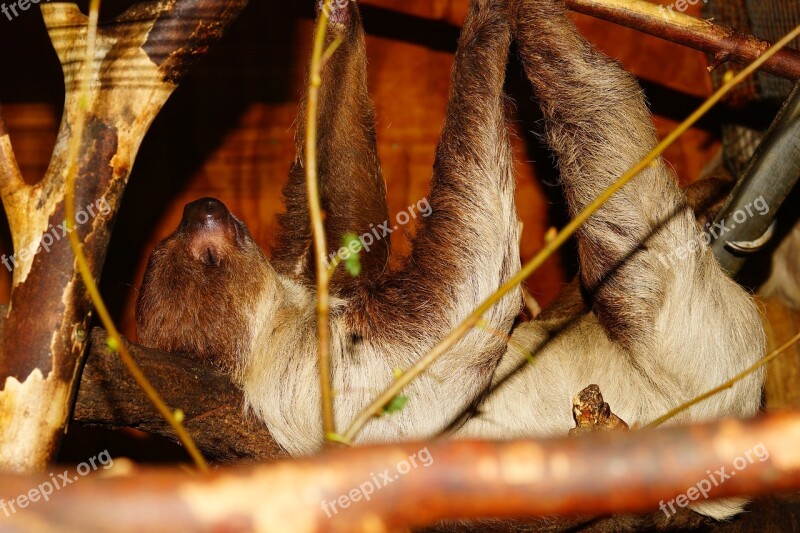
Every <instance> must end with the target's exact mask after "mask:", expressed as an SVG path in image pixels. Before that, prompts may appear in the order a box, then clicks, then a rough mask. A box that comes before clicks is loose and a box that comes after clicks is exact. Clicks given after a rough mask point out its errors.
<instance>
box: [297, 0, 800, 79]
mask: <svg viewBox="0 0 800 533" xmlns="http://www.w3.org/2000/svg"><path fill="white" fill-rule="evenodd" d="M360 2H361V4H363V5H364V6H365V8H364V18H365V19H366V20H367V21H369V20H371V19H372V20H374V19H383V20H392V19H396V18H397V17H398V16H399V15H400V14H401V13H402V15H405V17H404V20H403V23H402V24H400V27H403V28H408V27H410V26H411V23H413V22H414V20H415V19H417V20H418V21H429V20H430V19H429V18H426V17H425V16H424V15H423V14H422V13H421V12H420V10H418V9H417V10H416V12H415V7H414V5H412V4H408V6H406V5H405V4H403V3H398V4H397V5H398V7H393V8H385V7H383V6H384V5H385V4H386V2H385V1H379V0H360ZM564 3H565V4H566V5H567V7H569V8H570V9H571V10H573V11H575V12H578V13H583V14H585V15H589V16H592V17H596V18H599V19H603V20H607V21H609V22H613V23H615V24H619V25H621V26H626V27H629V28H633V29H636V30H639V31H641V32H644V33H648V34H650V35H653V36H655V37H658V38H661V39H665V40H667V41H672V42H675V43H678V44H680V45H683V46H687V47H689V48H694V49H696V50H701V51H703V52H706V53H708V54H711V55H712V56H714V57H715V58H717V60H716V61H715V62H714V66H717V65H719V64H720V63H722V62H725V61H732V62H735V63H739V64H741V65H747V64H749V63H752V62H753V60H754V59H755V58H756V57H758V56H759V55H761V54H762V53H763V52H764V51H765V50H766V49H767V48H769V47H770V43H768V42H767V41H763V40H761V39H758V38H756V37H753V36H752V35H749V34H747V33H743V32H740V31H737V30H734V29H732V28H728V27H726V26H720V25H717V24H713V23H712V22H709V21H705V20H701V19H697V18H694V17H691V16H689V15H686V14H684V13H681V12H679V11H677V9H675V4H674V3H673V4H672V7H673V9H672V12H671V13H670V11H669V10H668V2H663V4H664V5H663V8H664V9H663V11H662V10H660V9H659V6H658V4H657V3H655V4H654V3H650V2H647V1H645V0H564ZM466 5H467V2H451V4H450V6H449V8H448V9H446V10H440V13H441V14H440V15H439V16H436V17H434V18H435V20H437V21H439V22H440V24H441V26H442V27H441V28H439V32H438V33H439V34H440V35H445V36H452V39H451V44H450V45H448V44H447V40H446V39H447V38H445V41H444V42H443V41H442V39H441V37H440V38H438V39H437V40H436V46H437V47H439V48H440V49H444V50H450V51H453V50H455V43H456V38H457V36H458V31H457V27H458V25H459V24H460V23H461V21H463V20H464V16H465V15H466V11H467V10H466ZM401 6H402V7H401ZM306 14H307V15H308V16H309V17H311V16H312V15H313V12H312V11H311V10H310V9H309V10H308V11H307V12H306ZM367 30H368V31H375V29H374V28H371V27H370V26H369V25H368V26H367ZM382 35H385V36H386V37H389V38H392V39H401V40H409V41H412V42H418V43H419V42H420V41H419V40H418V39H419V35H418V33H417V32H414V31H405V32H402V33H401V32H397V31H394V30H389V31H388V32H384V33H383V34H382ZM448 38H449V37H448ZM420 44H426V45H428V46H431V43H430V42H421V43H420ZM761 70H763V71H765V72H769V73H771V74H774V75H776V76H780V77H782V78H787V79H790V80H796V79H798V78H800V52H799V51H797V50H793V49H787V50H785V51H781V52H780V53H779V54H778V55H777V56H776V57H775V58H773V59H771V60H770V61H768V62H767V63H766V64H765V65H764V66H763V67H761Z"/></svg>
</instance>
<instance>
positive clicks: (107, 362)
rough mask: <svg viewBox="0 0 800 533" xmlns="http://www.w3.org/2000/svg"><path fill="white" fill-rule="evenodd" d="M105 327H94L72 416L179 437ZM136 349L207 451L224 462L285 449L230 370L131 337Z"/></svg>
mask: <svg viewBox="0 0 800 533" xmlns="http://www.w3.org/2000/svg"><path fill="white" fill-rule="evenodd" d="M107 339H108V336H107V334H106V332H105V331H104V330H102V329H99V328H97V329H95V330H94V331H92V343H91V347H90V349H89V355H88V356H87V360H86V367H85V368H84V370H83V376H82V378H81V384H80V389H79V391H78V398H77V401H76V403H75V410H74V414H73V421H74V422H78V423H81V424H86V425H94V426H102V427H105V428H121V427H132V428H136V429H140V430H142V431H146V432H148V433H153V434H156V435H162V436H166V437H168V438H170V439H172V440H174V441H175V442H178V439H177V437H176V436H175V434H174V433H173V431H172V429H171V428H170V426H169V424H167V422H166V421H165V420H164V418H163V417H161V416H160V415H159V414H158V413H157V412H156V410H155V409H154V408H153V406H152V404H151V403H150V402H149V401H148V400H147V397H146V396H145V394H144V393H143V392H142V390H141V388H139V386H138V385H137V384H136V382H135V381H134V380H133V378H132V377H131V376H130V374H129V373H128V372H127V370H126V369H125V366H124V365H123V364H122V361H121V360H120V358H119V355H118V354H115V353H112V352H110V351H109V350H108V348H107V346H106V340H107ZM128 348H129V350H130V353H131V355H132V356H133V357H134V358H135V359H136V363H137V364H138V365H139V366H140V367H141V369H142V371H143V372H144V373H145V375H147V377H148V379H149V380H150V382H151V383H152V384H153V386H154V387H155V388H156V389H157V390H158V391H159V392H160V393H161V395H162V396H163V398H164V401H165V402H167V404H168V405H169V406H170V407H172V408H174V409H181V410H182V411H183V412H184V415H185V421H184V425H185V426H186V430H187V431H188V432H189V434H190V436H191V437H192V439H194V441H195V443H196V444H197V446H198V448H199V449H200V451H201V452H203V455H204V456H206V457H208V458H209V459H212V460H215V461H218V462H221V463H237V462H241V461H243V460H244V461H269V460H273V459H276V458H279V457H285V456H286V453H285V452H284V451H283V450H281V448H280V447H279V446H278V445H277V444H276V443H275V441H274V440H273V439H272V437H271V435H270V433H269V431H268V430H267V428H266V426H265V425H264V424H263V423H262V422H261V421H260V420H257V419H256V418H255V417H250V416H245V415H244V411H243V397H242V393H241V391H240V390H239V389H237V388H236V387H235V386H234V385H233V383H231V381H230V380H229V379H228V378H227V376H226V375H225V374H223V373H222V372H220V371H217V370H215V369H213V368H209V367H208V366H205V365H202V364H198V362H197V360H195V359H193V358H192V357H191V356H189V355H173V354H168V353H164V352H159V351H158V350H151V349H148V348H144V347H141V346H137V345H134V344H131V343H128Z"/></svg>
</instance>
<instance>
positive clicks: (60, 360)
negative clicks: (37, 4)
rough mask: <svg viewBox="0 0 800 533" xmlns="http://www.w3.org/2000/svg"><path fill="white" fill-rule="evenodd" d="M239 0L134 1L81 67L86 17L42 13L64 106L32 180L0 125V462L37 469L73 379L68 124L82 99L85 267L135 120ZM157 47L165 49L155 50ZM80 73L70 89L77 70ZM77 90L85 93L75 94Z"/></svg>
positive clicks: (110, 213)
mask: <svg viewBox="0 0 800 533" xmlns="http://www.w3.org/2000/svg"><path fill="white" fill-rule="evenodd" d="M245 3H246V0H228V1H221V0H214V1H213V2H212V1H210V0H206V1H200V0H161V1H157V2H147V3H142V4H138V5H136V6H134V7H132V8H130V9H129V10H128V11H126V12H125V13H123V14H122V15H120V16H119V17H117V18H116V19H114V20H112V21H109V22H108V23H104V24H102V25H101V27H100V28H99V30H98V35H97V47H96V53H95V57H94V64H93V65H92V68H91V69H84V68H83V64H84V58H83V54H84V51H85V48H86V33H87V18H86V17H85V16H84V15H83V14H81V13H80V11H79V10H78V8H77V6H75V5H74V4H47V5H43V6H42V12H43V15H44V19H45V24H46V25H47V29H48V32H49V34H50V38H51V40H52V42H53V46H54V48H55V50H56V53H57V54H58V57H59V60H60V61H61V64H62V67H63V70H64V80H65V84H64V85H65V88H66V96H65V105H64V116H63V118H62V123H61V128H60V131H59V134H58V138H57V141H56V145H55V149H54V151H53V155H52V159H51V161H50V166H49V168H48V170H47V174H46V175H45V177H44V179H42V180H41V181H40V182H39V183H37V184H36V185H33V186H29V185H26V184H25V183H24V182H23V181H22V179H21V176H20V174H19V170H18V168H17V165H16V162H15V160H14V156H13V152H12V150H11V144H10V142H9V140H8V136H7V135H6V134H5V132H4V131H3V128H2V126H0V196H2V200H3V205H4V206H5V210H6V213H7V215H8V219H9V226H10V228H11V236H12V239H13V242H14V250H15V255H14V256H12V257H11V258H8V259H5V260H6V261H7V262H9V263H10V264H13V266H14V275H13V282H12V292H11V303H10V305H9V308H8V316H7V319H6V323H5V334H4V336H3V342H2V346H3V350H2V357H0V443H2V444H3V445H2V446H0V468H2V467H5V468H13V469H18V470H28V469H38V468H43V467H44V466H45V464H46V463H47V462H48V461H49V460H50V459H51V458H52V456H53V454H54V453H55V451H56V447H57V444H58V440H59V436H60V434H61V432H62V431H63V428H64V425H65V424H66V421H67V416H68V410H69V408H68V406H69V404H70V401H71V399H72V397H73V395H74V393H75V391H76V389H77V378H76V375H77V372H78V370H79V368H80V366H81V365H80V360H81V357H82V354H83V353H84V350H85V347H86V342H87V337H88V335H87V332H88V322H89V313H90V305H89V300H88V297H87V295H86V290H85V288H84V286H83V284H82V282H81V280H80V276H79V274H78V273H77V270H76V266H75V260H74V256H73V254H72V250H71V248H70V246H69V242H68V239H67V236H66V228H65V226H64V218H65V217H64V195H65V192H66V191H65V186H66V175H67V170H68V167H67V165H68V161H67V157H68V146H69V139H70V135H72V132H73V131H74V125H75V124H76V119H77V117H78V113H81V112H82V111H81V109H82V108H84V109H86V110H87V116H86V122H85V124H86V125H85V128H84V132H83V137H82V139H81V142H80V149H79V152H78V164H77V165H78V166H77V179H76V182H77V185H76V189H77V190H76V192H75V198H76V206H75V210H76V221H77V225H76V229H75V231H78V232H79V234H80V236H81V240H82V241H83V242H84V251H85V253H86V256H87V260H88V261H89V264H90V267H91V268H92V271H93V273H94V276H95V278H96V277H98V276H99V273H100V269H101V266H102V264H103V261H104V259H105V253H106V249H107V247H108V242H109V237H110V230H111V222H112V220H113V218H114V216H115V214H116V212H117V209H118V206H119V201H120V199H121V196H122V193H123V191H124V188H125V185H126V184H127V180H128V177H129V175H130V170H131V167H132V165H133V161H134V159H135V157H136V152H137V151H138V149H139V146H140V144H141V142H142V139H143V138H144V135H145V133H146V132H147V129H148V128H149V126H150V124H151V123H152V121H153V119H154V118H155V116H156V115H157V114H158V112H159V110H160V109H161V107H162V106H163V105H164V103H165V102H166V100H167V98H168V97H169V95H170V94H171V93H172V91H173V90H174V89H175V88H176V82H177V80H178V79H179V78H180V77H181V76H182V75H183V74H184V73H185V72H186V70H187V68H188V65H189V64H190V62H191V61H193V60H194V59H196V58H198V57H199V56H201V55H202V53H203V52H204V51H205V50H206V49H207V48H208V46H209V45H210V44H211V43H212V42H213V41H215V40H217V39H219V38H220V37H221V36H222V33H223V31H224V30H225V28H227V26H228V25H229V23H230V22H231V21H232V20H233V19H234V18H235V16H236V15H237V14H238V13H239V12H240V11H241V9H242V8H243V7H244V5H245ZM167 51H169V52H167ZM84 73H87V74H88V75H89V76H91V79H90V83H89V87H90V88H89V90H88V92H87V94H85V95H79V94H78V87H79V85H80V84H79V83H78V81H79V76H80V75H83V74H84ZM84 96H85V97H86V101H85V102H80V101H79V99H81V98H83V97H84Z"/></svg>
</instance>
